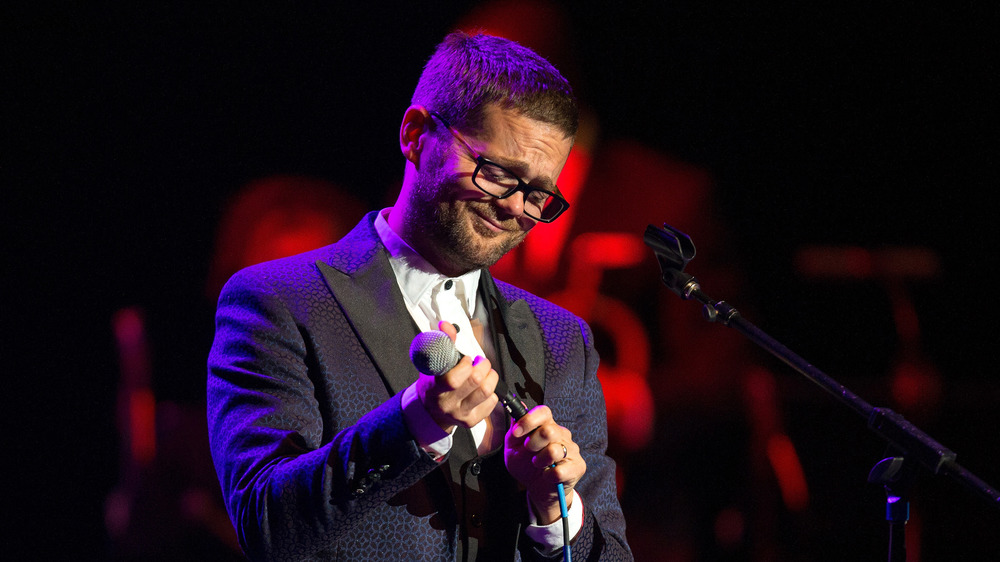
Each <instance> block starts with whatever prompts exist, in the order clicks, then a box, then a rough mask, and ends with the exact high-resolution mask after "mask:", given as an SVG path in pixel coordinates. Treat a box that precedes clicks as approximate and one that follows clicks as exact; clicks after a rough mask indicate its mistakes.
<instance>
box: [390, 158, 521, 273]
mask: <svg viewBox="0 0 1000 562" xmlns="http://www.w3.org/2000/svg"><path fill="white" fill-rule="evenodd" d="M444 156H445V154H444V152H443V151H442V152H441V153H438V154H435V155H434V157H433V158H432V159H431V162H430V163H431V165H430V166H427V167H426V168H425V169H427V168H431V170H428V171H427V173H422V172H419V173H418V174H419V175H418V176H417V180H416V184H415V186H414V189H413V191H412V193H411V197H410V202H409V205H408V209H409V211H408V213H407V216H406V223H407V224H408V225H409V231H410V232H411V235H412V236H413V238H412V239H413V240H414V242H417V241H419V242H418V245H419V246H421V247H423V248H425V250H424V251H425V252H426V251H428V250H429V251H430V252H432V253H434V254H436V258H437V259H438V260H442V261H444V262H445V264H446V265H447V267H450V268H451V269H452V270H454V271H453V272H452V273H458V274H461V273H465V272H468V271H472V270H474V269H482V268H488V267H490V266H492V265H493V264H495V263H496V262H497V261H499V260H500V258H502V257H503V256H504V254H506V253H507V252H509V251H510V250H512V249H514V248H515V247H516V246H517V245H518V244H520V243H521V242H522V241H523V240H524V237H525V236H526V235H527V232H526V231H524V230H521V229H520V228H519V227H518V222H517V219H516V218H514V217H508V218H507V219H500V218H499V217H498V216H497V210H496V207H494V206H493V205H492V204H490V202H489V201H476V200H456V199H454V198H453V197H452V196H451V193H452V192H453V191H455V190H457V189H459V187H458V181H459V178H457V177H453V176H451V175H450V174H448V173H447V172H445V170H444V169H443V166H442V165H441V164H442V163H443V162H444V159H445V158H444ZM477 213H478V214H480V215H483V216H486V217H489V218H491V219H493V220H494V221H496V222H497V223H499V224H501V225H502V226H503V227H504V228H506V229H508V230H506V231H504V232H496V231H494V230H491V229H490V228H488V227H487V226H486V225H485V224H483V222H482V219H480V218H479V217H478V216H476V215H477ZM424 257H425V258H431V256H424ZM445 264H440V263H439V264H437V265H438V266H441V265H445Z"/></svg>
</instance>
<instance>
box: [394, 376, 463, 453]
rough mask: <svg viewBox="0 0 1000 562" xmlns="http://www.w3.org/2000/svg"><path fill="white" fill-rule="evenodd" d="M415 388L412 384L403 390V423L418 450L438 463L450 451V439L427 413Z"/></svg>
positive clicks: (415, 384) (414, 384) (415, 385)
mask: <svg viewBox="0 0 1000 562" xmlns="http://www.w3.org/2000/svg"><path fill="white" fill-rule="evenodd" d="M416 387H417V383H413V384H411V385H410V386H408V387H406V389H404V390H403V396H402V403H403V422H404V423H405V424H406V428H407V429H409V430H410V434H412V435H413V438H414V439H415V440H416V441H417V444H418V445H420V448H422V449H423V450H424V451H425V452H427V454H428V455H430V456H431V458H433V459H434V460H436V461H439V462H440V461H441V460H442V459H443V458H444V456H445V455H447V454H448V451H450V450H451V444H452V437H451V434H450V433H448V432H447V431H445V430H443V429H441V426H439V425H438V424H437V422H436V421H434V418H432V417H431V415H430V414H428V413H427V408H425V407H424V404H423V402H421V401H420V397H419V396H417V388H416Z"/></svg>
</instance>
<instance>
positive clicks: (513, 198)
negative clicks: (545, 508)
mask: <svg viewBox="0 0 1000 562" xmlns="http://www.w3.org/2000/svg"><path fill="white" fill-rule="evenodd" d="M493 203H494V204H496V206H497V207H500V209H501V210H502V211H503V212H504V213H506V214H507V215H509V216H512V217H515V218H518V217H520V216H521V215H523V214H524V193H521V192H520V191H515V192H514V193H513V194H512V195H509V196H507V197H505V198H503V199H495V200H494V201H493Z"/></svg>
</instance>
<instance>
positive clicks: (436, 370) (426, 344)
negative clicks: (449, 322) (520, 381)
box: [410, 330, 528, 420]
mask: <svg viewBox="0 0 1000 562" xmlns="http://www.w3.org/2000/svg"><path fill="white" fill-rule="evenodd" d="M462 357H463V355H462V353H461V352H460V351H459V350H457V349H455V342H453V341H451V338H449V337H448V334H446V333H444V332H441V331H439V330H432V331H429V332H421V333H419V334H417V336H416V337H415V338H413V342H412V343H411V344H410V361H412V362H413V366H414V367H416V368H417V370H418V371H420V372H421V373H423V374H425V375H432V376H435V377H438V376H441V375H443V374H445V373H447V372H448V371H450V370H451V368H452V367H454V366H455V365H458V362H459V361H461V360H462ZM495 392H496V395H497V397H498V398H500V403H501V404H503V407H504V409H505V410H507V413H508V414H509V415H510V417H512V418H514V419H515V420H519V419H521V418H522V417H524V415H525V414H527V413H528V410H527V409H526V408H525V407H524V403H522V402H521V400H520V399H519V398H518V397H517V395H515V394H514V393H513V392H511V391H510V389H508V388H507V383H505V382H504V381H503V379H500V380H498V381H497V386H496V389H495Z"/></svg>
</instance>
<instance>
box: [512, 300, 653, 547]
mask: <svg viewBox="0 0 1000 562" xmlns="http://www.w3.org/2000/svg"><path fill="white" fill-rule="evenodd" d="M576 321H577V322H578V325H579V330H578V331H575V332H576V334H577V337H578V338H579V339H578V340H577V341H576V342H574V344H573V345H574V346H581V347H582V356H583V361H582V366H579V367H582V368H579V367H578V365H577V364H576V363H574V362H569V364H570V365H571V366H572V367H573V368H571V369H567V370H566V371H565V372H564V373H563V374H562V375H559V376H560V377H565V378H563V379H562V380H560V381H558V382H557V381H555V380H553V381H551V382H550V381H549V380H546V397H545V401H546V403H547V405H548V406H549V407H550V408H551V409H552V412H553V415H554V418H555V420H556V422H557V423H559V424H560V425H562V426H564V427H566V428H567V429H569V430H570V431H571V432H572V434H573V440H574V441H575V442H576V443H577V444H578V445H579V446H580V454H581V455H583V458H584V459H585V460H586V461H587V472H586V474H584V475H583V478H581V479H580V481H579V482H578V483H577V485H576V487H575V489H576V491H577V493H578V494H579V495H580V498H581V499H582V500H583V508H584V518H583V526H582V527H581V528H580V531H579V533H577V535H576V537H574V539H573V542H572V543H571V548H572V551H573V552H572V554H573V560H581V561H583V560H588V561H590V560H593V561H597V560H600V561H602V562H605V561H617V560H632V559H633V557H632V551H631V550H630V549H629V546H628V543H627V542H626V539H625V517H624V515H623V514H622V509H621V505H620V504H619V502H618V495H617V491H616V484H615V462H614V461H613V460H612V459H611V458H610V457H608V456H607V447H608V427H607V412H606V406H605V403H604V393H603V391H602V390H601V383H600V381H599V380H598V378H597V365H598V362H599V358H598V355H597V350H595V349H594V343H593V342H594V337H593V333H592V332H591V330H590V326H588V325H587V323H586V322H584V321H583V320H581V319H579V318H576ZM577 349H579V347H578V348H577ZM573 355H576V354H573ZM549 374H551V373H547V376H548V375H549ZM562 389H565V392H563V391H562ZM550 390H551V391H552V392H551V393H550ZM524 542H526V543H527V544H528V545H529V546H531V548H524V547H522V556H523V557H524V558H525V559H526V560H561V559H562V553H561V551H560V552H559V553H557V554H556V555H554V556H552V557H549V558H546V557H544V556H542V555H541V553H540V552H539V551H538V550H537V549H535V548H534V547H533V545H534V543H531V542H530V541H524Z"/></svg>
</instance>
